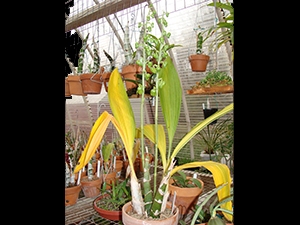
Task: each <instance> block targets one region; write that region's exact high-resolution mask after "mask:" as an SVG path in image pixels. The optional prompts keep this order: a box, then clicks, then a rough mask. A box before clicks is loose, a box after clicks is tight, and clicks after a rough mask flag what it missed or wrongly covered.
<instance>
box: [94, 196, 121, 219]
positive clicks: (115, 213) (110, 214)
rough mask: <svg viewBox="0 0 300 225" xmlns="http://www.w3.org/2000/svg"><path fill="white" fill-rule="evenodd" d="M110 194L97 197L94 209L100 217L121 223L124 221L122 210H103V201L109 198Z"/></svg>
mask: <svg viewBox="0 0 300 225" xmlns="http://www.w3.org/2000/svg"><path fill="white" fill-rule="evenodd" d="M108 196H109V195H108V194H105V195H100V196H99V197H97V198H96V199H95V200H94V202H93V207H94V209H95V210H96V211H97V212H98V213H99V215H100V216H102V217H103V218H106V219H109V220H114V221H120V220H122V210H121V209H120V210H108V209H104V208H101V200H102V199H103V198H105V197H108Z"/></svg>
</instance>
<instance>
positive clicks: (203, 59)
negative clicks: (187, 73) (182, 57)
mask: <svg viewBox="0 0 300 225" xmlns="http://www.w3.org/2000/svg"><path fill="white" fill-rule="evenodd" d="M209 58H210V57H209V56H208V55H204V54H196V55H190V56H189V62H190V65H191V68H192V71H194V72H205V71H206V66H207V64H208V61H209Z"/></svg>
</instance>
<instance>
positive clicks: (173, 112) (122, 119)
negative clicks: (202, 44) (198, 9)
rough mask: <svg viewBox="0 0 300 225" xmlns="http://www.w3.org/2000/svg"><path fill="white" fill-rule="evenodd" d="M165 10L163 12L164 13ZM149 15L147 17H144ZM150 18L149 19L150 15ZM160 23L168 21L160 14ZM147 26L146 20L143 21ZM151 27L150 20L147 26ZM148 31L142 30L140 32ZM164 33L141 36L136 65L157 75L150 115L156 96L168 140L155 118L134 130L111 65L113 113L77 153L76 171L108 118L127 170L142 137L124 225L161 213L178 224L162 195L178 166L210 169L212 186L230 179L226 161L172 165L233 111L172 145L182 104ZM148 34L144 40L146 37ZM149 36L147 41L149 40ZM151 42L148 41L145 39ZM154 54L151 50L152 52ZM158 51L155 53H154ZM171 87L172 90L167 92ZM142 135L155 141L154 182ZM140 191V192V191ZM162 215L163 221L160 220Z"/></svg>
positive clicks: (103, 118) (225, 193) (104, 117)
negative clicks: (140, 169) (196, 138)
mask: <svg viewBox="0 0 300 225" xmlns="http://www.w3.org/2000/svg"><path fill="white" fill-rule="evenodd" d="M149 6H150V9H151V10H150V11H151V12H153V13H152V14H151V16H153V18H154V17H155V15H156V13H155V10H154V9H153V6H152V5H149ZM167 15H168V14H166V16H167ZM147 18H148V17H147ZM149 21H150V17H149ZM159 21H160V23H161V24H165V25H167V22H166V20H165V18H159ZM146 24H147V23H146ZM150 25H151V24H150ZM149 30H150V31H151V26H149V29H148V31H149ZM145 33H147V31H146V32H145ZM162 35H163V37H161V38H152V36H153V35H152V36H150V35H149V36H145V38H146V39H145V38H144V40H147V41H150V40H152V41H155V43H156V44H155V45H153V49H151V50H150V49H149V48H150V46H149V45H147V46H145V47H144V48H143V49H144V50H143V57H142V60H140V61H138V64H139V63H140V65H142V68H143V69H142V76H143V79H142V81H143V80H144V76H145V74H146V65H148V66H149V68H150V69H151V71H152V72H153V73H156V75H157V77H156V84H155V85H156V86H155V88H154V91H153V92H151V93H152V94H153V96H154V97H155V101H156V102H155V104H156V105H155V114H156V115H157V113H158V97H159V100H160V101H159V103H160V105H161V108H162V113H163V115H164V121H165V126H166V129H167V131H168V132H167V134H168V139H167V138H166V135H165V132H164V125H162V124H158V121H157V119H156V120H155V124H146V125H144V123H143V119H141V126H140V127H139V128H137V127H136V125H135V118H134V114H133V110H132V107H131V104H130V101H129V98H128V96H127V93H126V89H125V87H124V85H123V82H122V77H121V75H120V73H119V71H118V68H115V69H114V70H113V71H112V73H111V77H110V82H109V88H108V99H109V104H110V107H111V110H112V114H109V113H108V112H107V111H104V112H103V113H102V114H101V115H100V116H99V118H98V119H97V120H96V122H95V124H94V126H93V127H92V130H91V133H90V137H89V141H88V143H87V146H86V148H85V150H84V153H83V154H82V157H81V160H80V164H78V165H77V168H76V170H80V169H81V168H82V167H83V166H84V165H85V164H86V163H87V162H88V160H89V159H90V157H91V156H92V154H93V153H94V152H95V150H96V147H97V145H99V143H100V142H101V140H102V138H103V135H104V132H105V130H106V129H107V127H108V125H109V124H110V122H111V123H112V124H113V125H114V126H115V127H116V128H117V130H118V133H119V134H120V137H121V139H122V141H123V143H124V147H125V151H126V153H127V156H128V161H129V165H130V167H129V168H134V160H135V158H136V154H135V152H134V143H135V139H139V140H140V141H141V156H142V161H143V165H144V167H145V169H144V173H143V179H142V180H143V182H142V184H141V183H140V182H139V180H138V178H137V176H136V173H135V171H134V170H133V169H131V171H130V187H131V195H132V200H131V201H130V202H128V203H126V204H125V205H124V206H123V208H122V221H123V223H124V224H125V225H126V224H130V225H132V224H141V223H143V221H144V220H147V223H149V224H151V222H154V223H156V224H157V221H158V219H159V220H162V218H161V217H162V215H164V216H166V218H165V219H166V220H167V221H168V220H170V221H169V222H170V224H177V223H178V219H179V210H178V208H177V207H176V206H174V207H172V204H171V203H170V202H168V200H167V197H168V195H169V192H168V184H169V180H170V177H171V176H172V175H173V174H174V173H176V172H177V171H179V170H182V169H187V168H194V167H201V166H204V167H205V168H207V169H209V170H210V171H211V172H212V174H213V177H214V181H215V184H216V185H219V184H220V183H224V182H228V183H231V177H230V172H229V169H228V167H227V166H226V165H224V164H221V163H218V162H213V161H206V162H191V163H187V164H184V165H181V166H177V167H174V164H175V163H174V158H175V157H176V155H177V154H178V152H179V151H180V150H181V149H182V148H183V147H184V146H185V145H186V144H187V143H188V142H189V141H190V140H191V139H192V138H193V137H194V136H195V135H196V134H197V133H198V132H199V131H200V130H201V129H203V128H204V127H205V126H207V125H208V124H209V123H211V122H212V121H214V120H215V119H218V118H219V117H221V116H223V115H225V114H227V113H228V112H230V111H232V110H233V103H232V104H230V105H228V106H226V107H225V108H223V109H222V110H220V111H218V112H217V113H215V114H214V115H212V116H210V117H209V118H207V119H205V120H203V121H200V122H199V123H198V124H196V125H195V126H194V127H193V128H192V129H191V131H189V132H188V133H187V134H186V135H185V136H184V137H182V139H181V140H180V141H179V143H178V144H177V145H176V146H175V147H174V148H173V146H172V141H173V137H174V134H175V131H176V127H177V124H178V120H179V115H180V107H181V97H182V93H181V85H180V80H179V76H178V73H177V71H176V69H175V66H174V64H173V62H172V59H171V58H170V56H169V55H168V52H167V51H168V50H169V49H170V45H169V44H166V43H165V42H164V38H167V37H169V36H170V33H168V32H166V31H162ZM148 38H149V39H148ZM151 38H152V39H151ZM145 43H151V44H153V42H146V41H145ZM154 48H155V49H158V52H155V49H154ZM153 52H155V53H156V54H152V53H153ZM148 53H151V54H152V57H154V58H155V59H156V63H155V64H154V63H153V61H151V62H150V61H149V60H147V59H149V57H148V56H149V55H148ZM158 53H159V54H158ZM144 88H145V86H144V85H142V86H141V90H140V91H141V96H142V99H144V94H145V93H144ZM172 90H176V92H174V91H172ZM143 108H144V105H143V101H141V115H143ZM144 137H147V138H148V139H149V140H150V141H152V142H154V143H155V153H154V167H153V168H154V172H153V185H152V184H151V183H150V181H151V180H150V178H151V176H150V169H149V158H148V157H144V156H145V155H144V152H145V149H144V148H145V146H144ZM167 140H168V151H167V144H166V143H167ZM158 151H159V153H160V158H161V159H160V160H161V162H162V167H163V174H162V178H161V180H160V183H159V184H157V180H156V179H157V176H158V175H157V172H158V171H157V170H158ZM229 188H230V186H229V185H227V186H226V187H225V188H224V189H223V190H220V191H219V192H218V196H219V198H224V197H226V196H228V195H229ZM142 189H143V191H142ZM222 207H223V208H231V205H230V203H228V204H225V205H223V206H222ZM129 212H130V213H135V214H137V216H136V217H138V219H137V218H135V219H134V221H133V222H132V221H131V219H132V216H130V215H129ZM165 219H164V222H165Z"/></svg>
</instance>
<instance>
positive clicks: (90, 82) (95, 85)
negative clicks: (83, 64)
mask: <svg viewBox="0 0 300 225" xmlns="http://www.w3.org/2000/svg"><path fill="white" fill-rule="evenodd" d="M100 77H101V74H99V73H83V74H80V80H81V82H82V89H83V92H84V93H85V94H100V92H101V87H102V81H101V80H100Z"/></svg>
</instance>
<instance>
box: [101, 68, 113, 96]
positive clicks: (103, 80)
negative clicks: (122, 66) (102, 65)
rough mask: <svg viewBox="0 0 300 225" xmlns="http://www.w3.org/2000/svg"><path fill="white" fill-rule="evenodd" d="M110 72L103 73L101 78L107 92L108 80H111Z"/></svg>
mask: <svg viewBox="0 0 300 225" xmlns="http://www.w3.org/2000/svg"><path fill="white" fill-rule="evenodd" d="M110 74H111V73H110V72H107V73H102V74H101V78H100V80H101V81H102V83H103V84H104V88H105V91H106V92H107V91H108V82H109V78H110Z"/></svg>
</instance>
